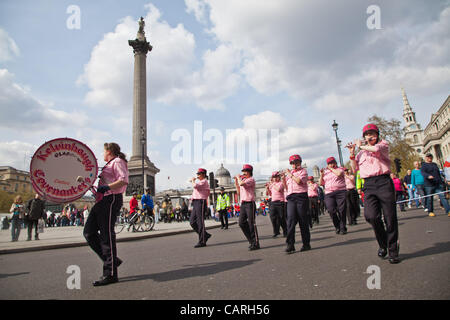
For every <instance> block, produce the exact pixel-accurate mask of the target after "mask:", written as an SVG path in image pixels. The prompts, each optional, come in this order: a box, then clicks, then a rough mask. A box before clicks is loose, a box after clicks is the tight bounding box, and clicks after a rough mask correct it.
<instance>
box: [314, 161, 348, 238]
mask: <svg viewBox="0 0 450 320" xmlns="http://www.w3.org/2000/svg"><path fill="white" fill-rule="evenodd" d="M319 183H320V184H321V185H323V186H324V187H325V206H326V207H327V210H328V212H329V214H330V217H331V219H332V220H333V224H334V227H335V229H336V234H346V233H347V227H346V214H347V212H346V209H347V205H346V203H345V196H346V194H347V187H346V185H345V177H344V169H343V168H338V166H337V162H336V159H335V158H334V157H330V158H328V159H327V168H324V169H322V170H320V178H319Z"/></svg>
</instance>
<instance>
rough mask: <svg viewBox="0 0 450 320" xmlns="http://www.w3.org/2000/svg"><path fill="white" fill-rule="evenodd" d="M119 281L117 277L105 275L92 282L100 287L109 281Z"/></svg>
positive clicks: (109, 282)
mask: <svg viewBox="0 0 450 320" xmlns="http://www.w3.org/2000/svg"><path fill="white" fill-rule="evenodd" d="M116 282H119V279H118V278H117V277H113V276H107V277H101V278H100V280H97V281H95V282H94V283H93V285H94V287H100V286H106V285H108V284H111V283H116Z"/></svg>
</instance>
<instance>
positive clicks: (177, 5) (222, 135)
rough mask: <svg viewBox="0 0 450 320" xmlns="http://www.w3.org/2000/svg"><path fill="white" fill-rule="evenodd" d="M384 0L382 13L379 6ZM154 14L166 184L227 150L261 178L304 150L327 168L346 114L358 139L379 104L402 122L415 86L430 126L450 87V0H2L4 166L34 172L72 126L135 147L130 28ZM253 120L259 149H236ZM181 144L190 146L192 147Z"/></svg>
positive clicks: (152, 138)
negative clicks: (35, 163)
mask: <svg viewBox="0 0 450 320" xmlns="http://www.w3.org/2000/svg"><path fill="white" fill-rule="evenodd" d="M373 4H376V5H377V6H378V8H379V9H380V11H379V13H380V15H379V17H380V20H374V19H375V18H376V16H375V14H374V12H373V11H370V10H369V13H368V7H369V6H370V5H373ZM74 5H75V6H76V8H78V9H79V16H74V14H76V12H77V10H75V11H73V10H72V8H73V6H74ZM141 16H143V17H144V19H145V22H146V27H145V31H146V37H147V40H148V41H149V42H150V43H151V45H152V46H153V50H152V51H151V52H150V53H149V54H148V55H147V96H148V101H147V108H148V118H147V121H148V151H149V156H150V159H151V160H152V161H153V162H154V163H155V165H156V166H157V167H158V168H159V169H160V170H161V171H160V173H159V174H158V175H157V178H156V184H157V190H164V189H166V188H174V187H186V186H187V183H186V181H187V180H188V178H189V177H191V176H192V175H193V173H194V172H195V170H196V168H198V167H205V168H207V169H208V170H216V169H217V168H218V167H219V166H220V163H224V165H225V167H227V168H228V169H230V171H231V173H232V174H236V173H238V171H239V169H240V167H241V164H242V162H252V164H254V166H255V167H256V169H257V170H256V171H255V172H256V173H257V174H260V175H261V176H263V175H264V173H265V171H264V170H262V169H260V168H262V167H264V168H266V169H270V170H271V169H272V168H276V167H281V168H283V167H286V166H287V159H288V157H289V155H290V154H293V153H298V154H300V155H301V156H302V157H303V159H304V162H306V164H307V166H308V168H312V166H313V165H319V166H324V164H325V159H326V158H327V157H329V156H335V157H337V149H336V143H335V137H334V132H333V130H332V128H331V124H332V122H333V120H336V122H337V123H338V124H339V132H338V133H339V136H340V138H341V140H342V141H343V142H344V143H346V142H349V141H350V140H353V139H354V138H356V137H359V136H360V134H361V128H362V126H363V125H364V124H365V122H366V120H367V118H368V117H370V116H372V115H373V114H377V115H379V116H382V117H385V118H398V119H400V120H401V119H402V109H403V106H402V96H401V87H404V88H405V90H406V93H407V95H408V98H409V102H410V104H411V106H412V108H413V109H414V111H415V112H416V117H417V119H418V121H419V122H420V123H421V124H422V126H423V127H424V126H425V125H426V124H427V123H428V122H429V120H430V117H431V113H432V112H435V111H436V110H437V109H438V108H439V107H440V106H441V105H442V103H443V102H444V101H445V99H446V98H447V96H448V95H449V93H450V90H449V89H450V59H449V58H448V57H450V33H449V32H448V30H450V1H437V0H436V1H428V0H396V1H388V0H378V1H373V0H370V1H364V0H343V1H322V0H315V1H311V0H267V1H257V0H245V1H242V0H239V1H238V0H227V1H223V0H184V1H183V0H173V1H162V0H161V1H159V0H155V1H114V2H113V1H107V0H103V1H102V0H100V1H75V0H72V1H56V0H54V1H50V0H48V1H44V0H33V1H31V0H28V1H27V0H21V1H15V0H3V1H1V2H0V165H9V166H13V167H16V168H18V169H25V170H28V168H29V161H30V158H31V156H32V155H33V153H34V151H35V150H36V149H37V148H38V147H39V146H40V145H41V144H43V143H44V142H45V141H48V140H51V139H54V138H58V137H72V138H75V139H78V140H80V141H82V142H84V143H86V144H87V145H88V146H89V147H91V148H92V149H93V151H94V152H95V154H96V155H97V157H98V158H100V159H99V165H100V166H101V165H103V164H104V162H103V159H102V146H103V143H104V142H106V141H108V142H110V141H114V142H117V143H119V144H120V145H121V147H122V149H123V151H124V152H125V153H126V154H127V155H128V156H131V153H132V150H131V132H132V130H131V129H132V128H131V119H132V104H133V96H132V92H133V83H132V79H133V61H134V58H133V52H132V48H131V47H129V46H128V40H130V39H134V38H135V37H136V32H137V30H138V20H139V18H140V17H141ZM78 18H79V19H78ZM77 19H78V20H77ZM78 21H79V24H78V25H77V22H78ZM368 21H369V25H370V26H372V25H374V22H375V21H377V22H378V23H379V26H380V28H379V29H377V28H369V27H368ZM199 124H200V126H199ZM199 127H200V129H201V132H200V135H199V134H198V131H197V132H196V128H197V129H198V128H199ZM271 130H275V131H276V132H277V135H272V134H271V132H273V131H271ZM255 132H256V133H257V134H258V137H259V138H258V140H257V147H256V152H257V153H258V157H257V158H255V159H254V157H252V156H251V155H250V153H251V151H249V150H253V149H251V148H248V150H247V151H248V154H247V156H246V157H247V158H245V159H240V158H238V157H237V156H236V154H238V152H237V151H236V152H235V153H234V154H229V153H227V152H226V150H228V149H227V148H229V147H230V146H231V148H229V149H232V147H233V144H234V142H233V141H235V140H233V139H234V138H236V137H241V136H245V135H249V136H251V135H252V134H254V133H255ZM266 132H269V134H268V135H267V136H266V138H261V137H260V136H263V137H264V136H265V133H266ZM178 133H182V134H181V135H183V134H184V138H183V139H181V138H180V137H181V135H178ZM186 135H189V136H190V137H189V136H188V137H186ZM199 137H200V138H199ZM188 138H189V143H187V140H186V139H188ZM274 139H276V141H278V147H279V148H278V149H277V150H278V152H277V153H275V152H273V151H272V149H273V148H271V147H270V146H271V143H272V142H273V140H274ZM219 140H221V141H219ZM181 142H182V143H183V144H182V146H183V148H184V146H185V145H189V146H190V149H186V148H184V149H183V148H181V149H183V150H182V151H181V152H179V151H180V146H181ZM217 146H220V147H223V152H222V150H219V152H217V150H218V149H221V148H215V147H217ZM214 148H215V149H214ZM196 151H197V152H200V156H198V155H196V154H195V152H196ZM262 151H267V152H266V153H265V154H264V152H262ZM261 152H262V153H261ZM180 154H182V155H183V160H182V161H179V159H178V158H179V156H180ZM343 155H344V158H347V157H348V152H347V151H346V150H345V149H344V150H343ZM177 159H178V160H177ZM241 160H242V161H241ZM169 176H170V179H168V177H169Z"/></svg>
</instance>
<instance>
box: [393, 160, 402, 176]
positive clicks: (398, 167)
mask: <svg viewBox="0 0 450 320" xmlns="http://www.w3.org/2000/svg"><path fill="white" fill-rule="evenodd" d="M394 163H395V170H396V171H397V174H398V173H399V172H400V170H402V162H401V160H400V159H399V158H395V159H394Z"/></svg>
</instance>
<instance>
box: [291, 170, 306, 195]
mask: <svg viewBox="0 0 450 320" xmlns="http://www.w3.org/2000/svg"><path fill="white" fill-rule="evenodd" d="M291 173H292V175H293V176H294V177H300V184H298V183H297V182H295V181H294V180H293V179H291V178H290V177H289V176H286V185H287V195H290V194H292V193H303V192H308V185H307V183H308V172H306V170H305V169H303V168H301V169H298V170H292V171H291Z"/></svg>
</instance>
